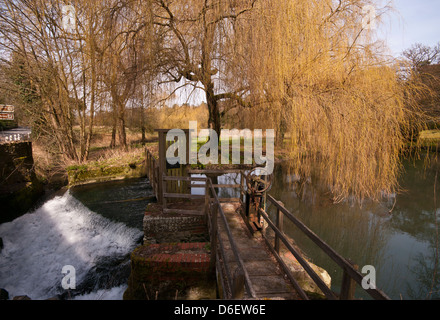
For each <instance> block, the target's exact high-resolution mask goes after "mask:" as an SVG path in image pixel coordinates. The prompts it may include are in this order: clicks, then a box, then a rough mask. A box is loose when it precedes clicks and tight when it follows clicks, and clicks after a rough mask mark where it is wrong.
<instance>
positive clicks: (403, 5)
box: [378, 0, 440, 56]
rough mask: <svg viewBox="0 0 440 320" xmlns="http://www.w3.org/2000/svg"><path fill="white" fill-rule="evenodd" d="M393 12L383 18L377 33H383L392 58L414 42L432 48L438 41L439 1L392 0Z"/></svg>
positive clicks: (439, 30) (439, 28) (439, 23)
mask: <svg viewBox="0 0 440 320" xmlns="http://www.w3.org/2000/svg"><path fill="white" fill-rule="evenodd" d="M394 8H395V9H396V10H397V12H395V13H394V12H393V13H391V14H389V15H388V16H387V17H385V23H384V25H383V26H381V27H379V29H378V33H380V34H383V33H385V34H386V35H387V36H386V38H385V39H386V41H387V44H388V46H389V48H390V50H391V52H392V54H393V55H394V56H399V55H400V53H401V52H402V51H403V50H405V49H407V48H409V47H411V45H413V44H414V43H416V42H419V43H422V44H424V45H429V46H434V45H435V44H437V43H438V42H439V41H440V0H394Z"/></svg>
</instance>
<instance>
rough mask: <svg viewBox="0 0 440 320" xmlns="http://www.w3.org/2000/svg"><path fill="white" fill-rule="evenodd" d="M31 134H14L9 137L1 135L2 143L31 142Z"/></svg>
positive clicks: (0, 140)
mask: <svg viewBox="0 0 440 320" xmlns="http://www.w3.org/2000/svg"><path fill="white" fill-rule="evenodd" d="M30 140H31V134H30V133H14V134H7V135H3V134H2V135H0V143H8V142H17V141H30Z"/></svg>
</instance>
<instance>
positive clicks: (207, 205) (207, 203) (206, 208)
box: [205, 180, 210, 215]
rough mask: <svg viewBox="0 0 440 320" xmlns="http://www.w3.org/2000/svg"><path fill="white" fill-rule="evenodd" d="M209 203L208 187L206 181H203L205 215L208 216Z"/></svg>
mask: <svg viewBox="0 0 440 320" xmlns="http://www.w3.org/2000/svg"><path fill="white" fill-rule="evenodd" d="M209 202H210V197H209V185H208V180H206V181H205V215H208V212H209Z"/></svg>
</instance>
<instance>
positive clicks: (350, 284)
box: [259, 194, 390, 300]
mask: <svg viewBox="0 0 440 320" xmlns="http://www.w3.org/2000/svg"><path fill="white" fill-rule="evenodd" d="M267 200H268V201H269V203H271V204H273V205H274V206H275V207H276V209H277V215H276V221H275V223H274V222H273V221H272V220H271V219H270V218H269V215H268V214H267V212H266V211H264V210H263V209H262V208H260V209H259V212H260V214H261V216H262V217H263V219H264V220H266V222H267V223H268V226H269V227H270V228H272V230H273V231H274V233H275V239H274V244H272V243H270V241H269V240H268V238H267V237H266V236H265V235H264V233H263V237H264V239H265V240H266V243H267V245H268V247H269V248H270V249H271V251H272V253H273V254H274V256H275V258H276V259H277V260H278V262H279V263H280V265H281V266H282V268H283V270H284V271H285V272H286V275H287V276H288V277H289V279H290V280H291V282H292V284H293V285H294V286H295V288H296V289H297V290H298V288H297V286H298V284H297V283H296V281H295V279H294V277H293V275H292V273H291V272H290V270H289V268H288V267H287V266H286V264H285V263H284V261H283V260H282V259H281V257H280V255H279V253H280V245H281V242H282V243H284V245H285V246H286V248H287V249H288V250H289V251H290V252H291V253H292V254H293V256H294V257H295V258H296V259H297V260H298V262H299V263H300V264H301V266H302V267H303V268H304V270H305V271H306V272H307V273H308V275H309V276H310V277H311V278H312V280H313V281H314V282H315V283H316V285H317V286H318V287H319V288H320V289H321V291H322V292H323V293H324V294H325V296H326V297H327V299H330V300H335V299H340V300H352V299H354V292H355V288H356V283H357V284H359V285H362V279H363V275H362V274H361V273H359V271H358V270H357V266H356V265H353V264H352V263H351V262H349V261H348V260H346V259H344V258H343V257H341V256H340V255H339V254H338V253H337V252H336V251H335V250H333V249H332V248H331V247H330V246H329V245H328V244H326V243H325V242H324V241H323V240H322V239H321V238H319V237H318V236H317V235H316V234H315V233H314V232H313V231H312V230H310V229H309V228H308V227H307V226H306V225H305V224H304V223H302V222H301V221H300V220H298V219H297V218H296V217H295V216H294V215H293V214H292V213H291V212H290V211H289V210H287V209H286V208H285V207H284V206H283V205H282V204H281V203H280V202H279V201H277V200H276V199H275V198H274V197H272V196H271V195H269V194H268V195H267ZM284 217H286V218H288V219H289V220H290V221H291V222H293V223H294V224H295V225H296V226H297V227H298V229H299V230H301V232H303V233H304V234H305V235H306V236H307V237H308V238H309V239H311V240H312V241H313V242H314V243H315V244H316V245H317V246H318V247H319V248H320V249H321V250H322V251H323V252H325V253H326V254H327V255H328V256H329V257H330V259H332V260H333V261H334V262H335V263H336V264H337V265H338V266H339V267H341V268H342V270H343V277H342V285H341V292H340V294H339V297H338V296H337V295H336V294H335V293H334V292H333V291H331V290H330V288H328V287H327V285H326V284H325V283H324V281H323V280H322V279H321V278H320V277H319V276H318V275H317V274H316V273H315V271H314V270H313V269H312V267H311V266H310V265H309V264H308V262H307V261H306V260H305V259H304V258H303V257H302V256H301V254H300V253H299V252H298V251H297V250H296V249H295V248H294V247H293V246H292V244H291V243H290V242H289V240H288V239H287V237H286V235H285V234H284V232H283V222H284ZM362 289H363V290H365V291H366V292H367V293H368V294H369V295H370V296H371V297H372V298H373V299H376V300H389V299H390V298H389V297H388V296H387V295H386V294H385V293H383V292H382V291H381V290H379V289H364V288H362ZM301 291H302V290H301ZM299 293H300V292H299ZM300 294H301V293H300ZM301 295H302V294H301Z"/></svg>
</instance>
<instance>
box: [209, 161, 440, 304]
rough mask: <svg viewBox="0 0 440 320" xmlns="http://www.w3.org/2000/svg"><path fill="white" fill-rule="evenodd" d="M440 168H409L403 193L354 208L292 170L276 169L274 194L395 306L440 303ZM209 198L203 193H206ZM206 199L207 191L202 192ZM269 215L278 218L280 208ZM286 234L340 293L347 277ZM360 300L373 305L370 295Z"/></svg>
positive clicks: (234, 192)
mask: <svg viewBox="0 0 440 320" xmlns="http://www.w3.org/2000/svg"><path fill="white" fill-rule="evenodd" d="M438 167H439V165H438V164H436V165H432V166H430V167H428V168H426V169H425V168H424V165H423V160H420V161H417V162H416V163H410V162H405V163H404V169H405V171H404V174H403V175H402V177H401V179H400V185H401V187H402V189H403V190H404V191H403V192H401V193H399V194H397V195H392V196H390V197H389V198H386V199H384V200H383V201H381V202H373V201H364V202H363V203H362V205H361V206H360V205H359V204H357V203H354V201H346V202H342V203H338V204H333V202H332V201H331V197H330V194H329V193H328V190H327V189H326V188H325V187H324V186H323V185H322V184H320V182H319V180H317V179H316V177H313V176H312V177H310V178H308V179H301V178H300V176H299V175H297V174H295V172H294V171H293V170H292V169H291V166H290V165H289V164H288V163H279V164H277V165H276V166H275V170H274V184H273V186H272V188H271V190H270V191H269V194H271V195H272V196H274V197H275V199H277V200H280V201H282V202H283V204H284V205H285V207H286V208H287V209H288V210H290V211H291V212H292V213H293V214H294V215H295V216H296V217H298V218H299V219H300V220H301V221H302V222H303V223H305V224H306V225H307V226H308V227H309V228H310V229H311V230H312V231H313V232H315V233H316V234H317V235H318V236H319V237H321V238H322V239H323V240H324V241H325V242H326V243H327V244H328V245H330V246H331V247H332V248H333V249H335V250H336V251H337V252H338V253H339V254H340V255H342V256H343V257H345V258H348V259H350V260H351V261H352V262H354V263H355V264H357V265H358V266H359V270H361V269H362V267H363V266H365V265H372V266H374V267H375V269H376V277H377V278H376V284H377V287H378V288H379V289H381V290H383V291H384V292H385V293H386V294H387V295H388V296H389V297H390V298H392V299H439V298H440V291H439V290H440V268H439V264H440V263H439V261H438V260H439V258H438V257H439V249H438V225H439V224H440V221H438V223H437V224H436V223H435V222H436V221H435V218H436V214H437V216H438V215H440V208H439V205H438V204H437V203H436V199H439V202H440V190H439V189H440V185H439V186H437V188H436V190H435V193H434V186H435V178H436V172H437V170H438ZM217 179H218V183H219V184H239V183H240V179H241V177H240V175H239V174H226V175H222V176H219V177H218V178H217ZM437 182H438V181H437ZM201 191H202V190H201ZM202 192H203V191H202ZM218 194H219V197H220V198H228V197H229V198H237V197H239V189H229V188H220V189H219V190H218ZM267 211H268V213H269V215H270V216H271V218H272V219H275V214H276V211H275V208H273V207H271V206H270V205H268V207H267ZM284 228H285V232H286V233H287V234H288V235H290V236H291V237H292V238H293V239H295V241H296V243H297V245H298V246H299V247H300V248H301V250H302V251H303V252H304V253H305V254H306V255H307V257H308V258H309V259H310V260H311V261H312V262H313V263H315V264H317V265H318V266H320V267H323V268H324V269H326V270H327V271H328V272H329V274H330V276H331V277H332V289H333V290H334V291H336V292H339V290H340V285H341V281H342V271H341V269H340V267H339V266H337V265H336V264H335V263H334V262H333V261H331V259H330V258H329V257H328V256H327V255H326V254H325V253H323V252H322V251H321V250H320V249H319V248H318V247H317V246H316V245H315V244H314V243H313V242H312V241H311V240H309V239H308V238H307V237H306V236H304V235H303V234H302V232H301V231H299V230H298V229H297V228H296V227H295V226H294V225H293V224H292V223H289V221H285V222H284ZM356 297H357V298H362V299H370V297H369V295H368V294H366V293H365V292H364V291H363V290H362V288H359V287H358V288H357V289H356Z"/></svg>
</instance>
